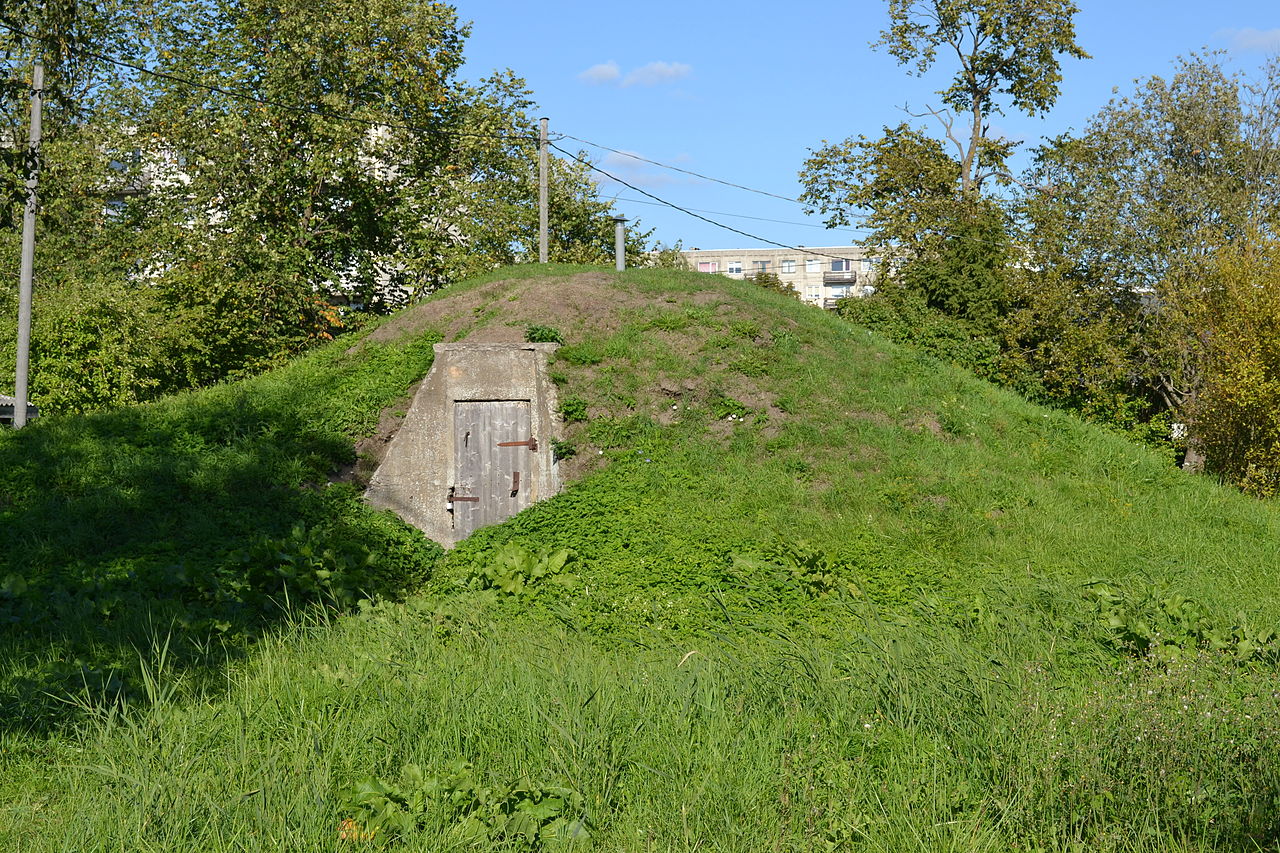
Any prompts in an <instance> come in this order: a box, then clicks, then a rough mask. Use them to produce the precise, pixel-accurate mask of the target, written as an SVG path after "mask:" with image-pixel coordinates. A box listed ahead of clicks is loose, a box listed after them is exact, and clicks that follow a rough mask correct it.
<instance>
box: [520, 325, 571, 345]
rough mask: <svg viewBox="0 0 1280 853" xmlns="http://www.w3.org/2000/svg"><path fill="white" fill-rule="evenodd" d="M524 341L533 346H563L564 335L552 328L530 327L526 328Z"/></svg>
mask: <svg viewBox="0 0 1280 853" xmlns="http://www.w3.org/2000/svg"><path fill="white" fill-rule="evenodd" d="M524 339H525V341H526V342H528V343H531V344H563V343H564V335H562V334H560V330H559V329H556V328H554V327H552V326H538V325H529V326H525V327H524Z"/></svg>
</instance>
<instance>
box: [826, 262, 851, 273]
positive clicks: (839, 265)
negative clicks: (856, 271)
mask: <svg viewBox="0 0 1280 853" xmlns="http://www.w3.org/2000/svg"><path fill="white" fill-rule="evenodd" d="M852 269H853V262H852V261H849V260H841V261H832V262H831V271H832V272H849V271H850V270H852Z"/></svg>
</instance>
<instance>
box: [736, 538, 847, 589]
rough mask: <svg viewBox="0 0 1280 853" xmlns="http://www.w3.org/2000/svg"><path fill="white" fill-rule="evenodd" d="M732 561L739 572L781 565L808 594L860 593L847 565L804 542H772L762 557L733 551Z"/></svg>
mask: <svg viewBox="0 0 1280 853" xmlns="http://www.w3.org/2000/svg"><path fill="white" fill-rule="evenodd" d="M733 563H734V568H735V569H737V570H739V571H758V570H762V569H763V570H768V569H777V568H782V569H783V570H785V571H786V572H787V574H788V575H789V576H790V578H791V580H792V581H794V582H795V583H796V584H797V585H798V586H799V587H800V588H801V589H802V590H803V591H804V593H805V594H806V595H810V596H815V597H816V596H823V595H830V594H833V593H842V594H848V595H854V596H858V595H861V594H862V591H861V590H860V589H859V588H858V584H857V582H856V581H855V580H854V579H853V578H851V577H849V575H850V574H851V569H850V567H849V566H848V565H846V564H845V563H844V562H843V561H842V560H840V559H838V558H836V557H834V556H833V555H831V554H828V553H825V552H823V551H819V550H817V549H814V548H812V547H811V546H809V545H808V544H807V543H805V542H775V543H774V544H773V545H772V546H770V547H769V548H768V549H766V550H765V552H764V559H757V558H753V557H749V556H743V555H740V554H735V555H734V557H733Z"/></svg>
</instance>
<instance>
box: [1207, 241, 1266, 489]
mask: <svg viewBox="0 0 1280 853" xmlns="http://www.w3.org/2000/svg"><path fill="white" fill-rule="evenodd" d="M1205 274H1206V280H1207V282H1208V284H1209V286H1208V287H1206V288H1205V289H1204V290H1203V291H1202V292H1201V294H1200V295H1199V298H1198V299H1197V300H1196V304H1195V306H1194V308H1193V309H1192V312H1191V313H1192V314H1193V316H1194V317H1195V319H1196V320H1197V321H1198V325H1199V327H1200V328H1201V329H1202V330H1203V338H1204V342H1205V343H1204V349H1205V352H1204V364H1203V368H1202V369H1203V375H1204V379H1203V383H1202V387H1201V389H1200V393H1199V394H1198V395H1197V397H1196V400H1195V407H1194V409H1193V411H1192V414H1193V416H1194V422H1195V424H1196V439H1197V441H1198V443H1199V447H1200V449H1201V450H1202V452H1203V453H1204V456H1205V466H1206V469H1207V470H1209V471H1211V472H1213V473H1216V474H1218V475H1220V476H1222V477H1224V478H1225V479H1226V480H1227V481H1228V482H1231V483H1233V484H1235V485H1237V486H1240V487H1241V488H1243V489H1244V490H1245V491H1247V492H1250V493H1252V494H1256V495H1259V496H1263V497H1274V496H1275V495H1277V494H1278V493H1280V240H1277V239H1276V237H1275V236H1274V235H1273V234H1262V233H1258V234H1253V235H1251V239H1246V240H1239V241H1236V242H1235V243H1233V244H1231V245H1229V246H1227V247H1224V248H1223V249H1222V250H1220V251H1219V252H1218V253H1217V255H1216V256H1215V257H1214V258H1213V260H1212V262H1211V263H1210V264H1209V265H1208V266H1207V268H1206V269H1205Z"/></svg>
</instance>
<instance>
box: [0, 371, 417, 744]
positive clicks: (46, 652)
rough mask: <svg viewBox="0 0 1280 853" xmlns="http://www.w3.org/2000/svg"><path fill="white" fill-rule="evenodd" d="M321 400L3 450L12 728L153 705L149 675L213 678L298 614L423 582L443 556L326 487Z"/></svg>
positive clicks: (230, 409)
mask: <svg viewBox="0 0 1280 853" xmlns="http://www.w3.org/2000/svg"><path fill="white" fill-rule="evenodd" d="M315 398H316V389H315V388H314V387H311V388H302V387H299V388H295V389H288V388H281V387H277V388H274V389H272V390H271V392H270V393H265V394H264V393H256V394H253V395H250V394H249V393H247V392H245V391H243V390H238V389H236V388H235V387H234V386H228V387H225V388H220V389H216V392H215V393H206V394H201V395H191V396H188V397H180V398H175V399H174V400H170V401H165V402H162V403H160V404H158V405H155V406H147V407H137V408H131V409H126V410H121V411H117V412H111V413H106V414H101V415H95V416H90V417H84V418H68V419H64V420H61V421H54V420H50V421H47V422H45V423H38V424H36V425H33V426H32V427H30V428H28V429H26V430H23V431H22V432H21V433H18V434H10V435H6V436H3V437H0V530H3V538H2V545H0V729H3V730H20V731H44V730H48V729H50V728H55V727H57V726H59V725H61V724H63V723H65V722H67V721H69V720H71V719H74V717H75V708H74V707H73V706H72V705H69V704H68V703H67V702H66V701H65V700H66V698H67V697H69V696H75V697H78V698H77V700H76V701H77V702H78V703H80V704H81V705H84V704H86V703H111V702H123V701H130V702H133V701H144V702H145V701H146V695H145V691H144V690H143V689H142V683H143V682H142V679H140V677H139V676H140V675H141V666H140V661H141V660H145V659H146V657H147V656H148V654H150V651H149V650H152V649H154V648H157V647H160V646H161V645H163V646H166V647H167V649H168V651H167V658H168V664H169V665H170V666H174V667H176V668H178V670H179V671H182V672H185V673H186V674H188V675H189V676H192V679H191V680H193V681H195V682H198V681H199V680H200V676H201V675H202V674H203V675H210V676H212V675H216V674H217V673H218V671H220V669H221V666H222V665H223V664H225V663H226V661H227V660H228V658H229V657H234V656H236V655H238V654H240V653H242V652H243V650H244V649H245V648H247V646H248V645H249V644H250V643H251V642H252V641H253V639H254V638H255V637H256V636H257V635H259V634H260V633H261V632H263V631H264V630H268V629H270V628H271V627H273V626H274V625H276V624H278V623H279V622H280V621H281V619H283V618H285V617H287V615H288V614H289V613H290V612H291V611H293V610H295V609H296V608H298V607H300V606H307V605H310V604H320V605H324V606H336V607H349V606H352V605H353V604H355V602H356V601H357V600H358V599H359V598H360V597H363V596H365V595H392V594H395V593H396V592H398V591H400V590H403V589H404V588H406V587H407V586H410V585H413V584H416V583H419V582H421V581H422V580H423V579H424V578H425V577H426V576H427V575H428V574H429V573H430V571H431V567H432V565H433V564H434V562H435V560H436V558H437V557H438V556H439V554H440V553H441V552H440V549H439V548H438V547H437V546H435V545H434V544H433V543H430V542H428V541H426V540H425V539H423V538H422V537H421V535H420V534H418V533H417V532H416V531H412V530H410V529H409V528H407V527H406V526H404V525H403V524H401V523H400V522H399V520H398V519H394V518H392V517H389V516H387V515H385V514H382V513H378V512H374V511H372V510H370V509H369V508H368V507H366V506H365V505H364V504H363V503H362V502H361V500H360V496H359V494H358V492H357V491H356V490H355V489H353V488H351V487H350V486H344V485H333V486H330V485H329V483H328V480H327V474H328V473H329V472H330V471H332V470H333V469H334V467H335V466H336V465H338V464H341V463H344V462H349V461H350V460H351V458H352V457H353V449H352V445H351V442H350V440H349V439H347V438H345V437H344V436H343V434H342V431H341V430H339V429H335V428H333V427H332V426H328V425H326V424H327V422H326V421H325V420H324V419H323V418H317V417H312V416H309V415H308V414H307V412H308V410H309V408H310V411H312V412H314V411H315Z"/></svg>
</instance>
